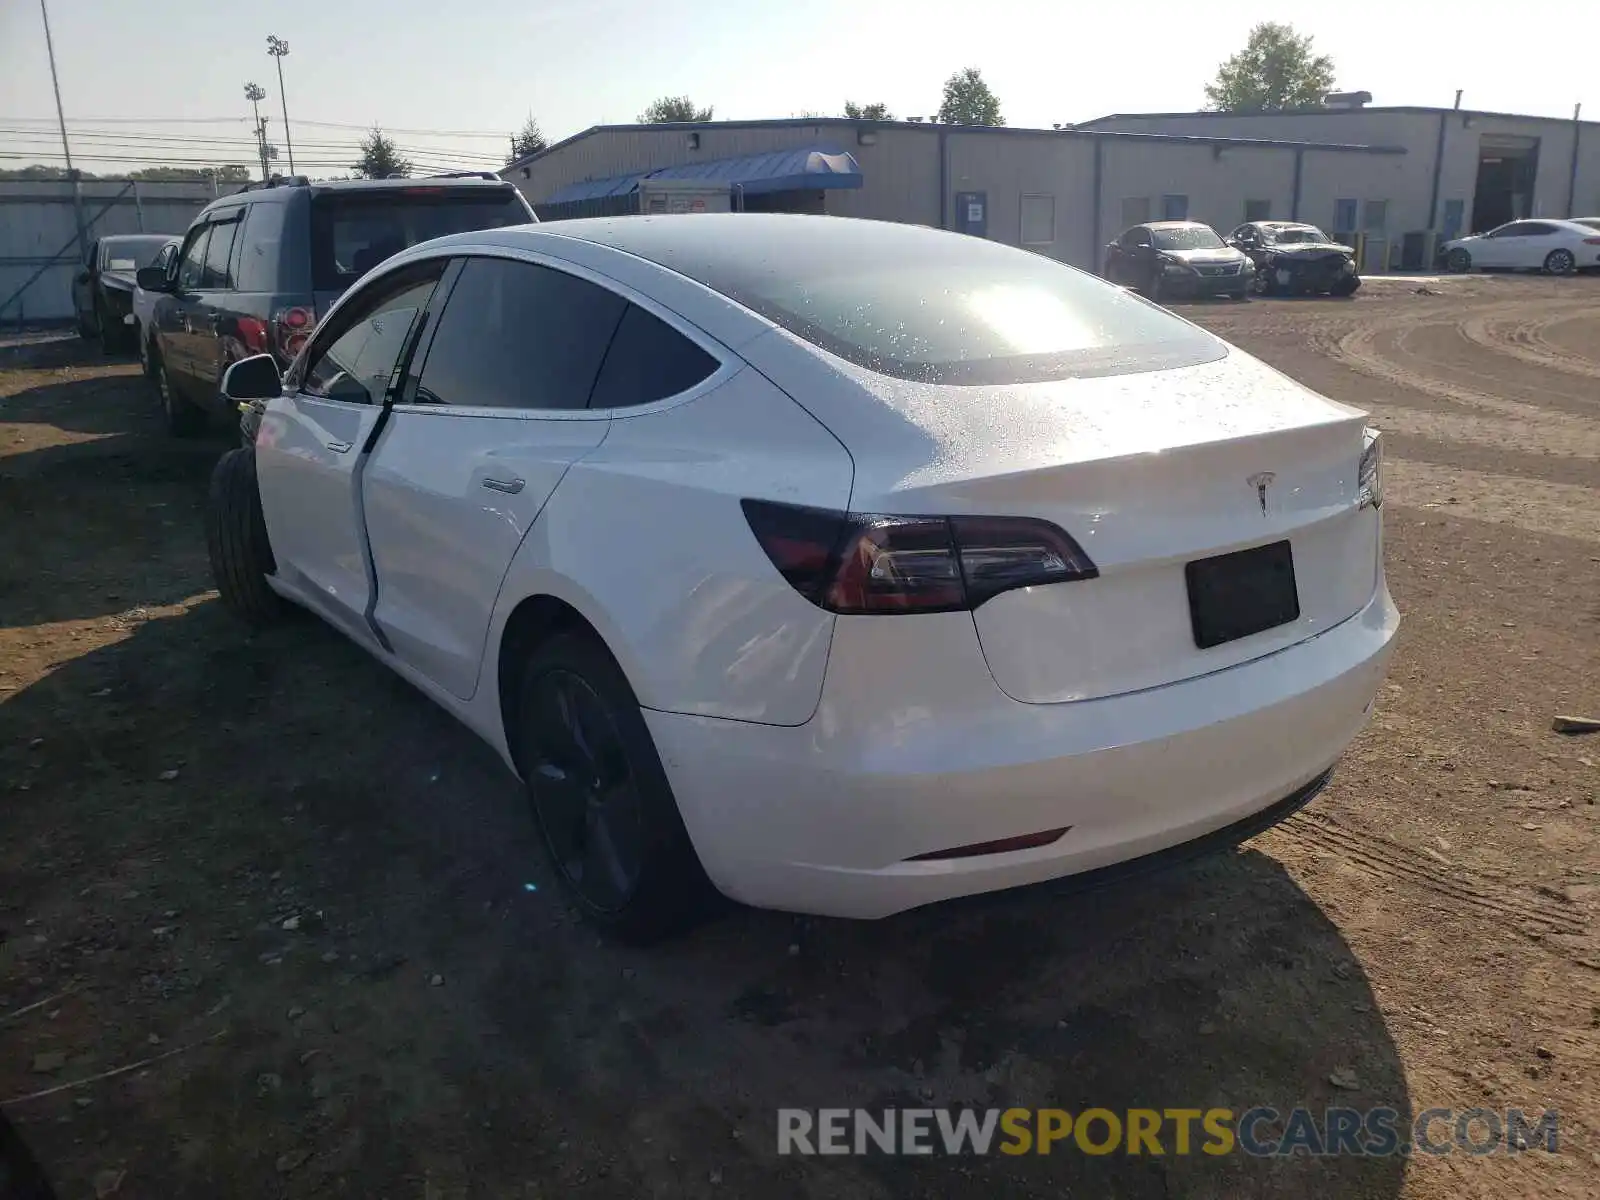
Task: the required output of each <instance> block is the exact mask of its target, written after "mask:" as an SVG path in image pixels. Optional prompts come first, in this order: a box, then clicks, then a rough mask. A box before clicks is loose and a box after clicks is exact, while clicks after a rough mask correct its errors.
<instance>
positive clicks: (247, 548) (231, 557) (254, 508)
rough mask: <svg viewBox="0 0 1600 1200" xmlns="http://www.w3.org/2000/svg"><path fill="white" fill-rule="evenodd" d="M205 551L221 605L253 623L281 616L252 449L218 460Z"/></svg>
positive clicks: (275, 566) (274, 564)
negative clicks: (270, 580)
mask: <svg viewBox="0 0 1600 1200" xmlns="http://www.w3.org/2000/svg"><path fill="white" fill-rule="evenodd" d="M206 551H207V553H208V555H209V556H210V559H211V578H212V579H213V580H214V581H215V582H216V585H217V591H218V592H219V593H220V594H221V596H222V602H223V604H225V605H227V607H228V608H229V609H231V610H232V611H233V613H234V614H235V615H236V616H238V617H240V618H241V619H242V620H244V621H246V622H248V623H249V624H251V625H267V624H270V623H272V622H273V621H276V620H277V619H278V618H279V617H280V616H282V615H283V600H282V598H281V597H279V595H278V593H277V592H275V591H273V590H272V588H271V587H270V586H269V585H268V584H267V576H269V575H273V574H276V573H277V570H278V564H277V561H276V560H275V559H274V558H273V557H272V543H271V542H270V541H269V540H268V539H267V522H266V518H265V517H264V516H263V515H262V512H261V493H260V492H259V491H258V490H257V488H256V452H255V450H254V449H252V448H250V447H247V446H241V447H239V448H238V449H237V450H230V451H228V453H226V454H224V455H223V456H222V457H221V458H220V459H218V460H217V465H216V466H215V467H214V468H213V469H212V471H211V492H210V495H209V497H208V498H207V503H206Z"/></svg>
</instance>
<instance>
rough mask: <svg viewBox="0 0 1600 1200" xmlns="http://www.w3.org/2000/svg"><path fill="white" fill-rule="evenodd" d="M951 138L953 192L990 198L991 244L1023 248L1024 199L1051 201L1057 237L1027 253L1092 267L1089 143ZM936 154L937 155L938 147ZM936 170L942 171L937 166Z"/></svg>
mask: <svg viewBox="0 0 1600 1200" xmlns="http://www.w3.org/2000/svg"><path fill="white" fill-rule="evenodd" d="M948 138H949V155H950V167H949V175H950V192H951V194H952V195H954V193H956V192H985V193H987V204H988V230H987V232H988V236H989V239H990V240H991V241H996V242H1005V243H1006V244H1007V245H1011V246H1020V245H1023V240H1022V197H1023V196H1041V197H1042V196H1049V197H1051V198H1052V200H1053V208H1054V221H1053V225H1054V229H1053V230H1051V231H1049V232H1051V233H1052V234H1053V236H1052V238H1051V240H1050V241H1049V242H1036V243H1033V244H1029V245H1028V246H1027V249H1029V250H1034V251H1037V252H1038V253H1040V254H1045V255H1048V256H1049V257H1051V258H1057V259H1060V260H1061V261H1062V262H1069V263H1072V264H1074V265H1075V266H1080V267H1093V266H1094V264H1095V262H1096V261H1097V260H1098V258H1099V253H1098V248H1097V247H1096V246H1095V245H1093V244H1091V237H1090V231H1091V228H1092V226H1093V223H1094V222H1093V216H1092V213H1093V210H1094V143H1093V141H1092V140H1091V139H1089V138H1073V137H1061V136H1059V135H1057V134H1053V133H1039V134H1037V135H1032V136H1030V135H1028V134H1021V133H1016V134H998V135H995V134H984V133H960V132H958V131H957V130H955V129H951V130H950V131H949V133H948ZM934 152H935V154H937V152H938V151H937V146H935V151H934ZM934 169H935V171H937V169H938V163H937V161H935V163H934ZM935 195H937V190H935ZM1039 203H1042V202H1039ZM954 224H955V213H954V201H953V200H952V202H951V225H952V226H953V225H954Z"/></svg>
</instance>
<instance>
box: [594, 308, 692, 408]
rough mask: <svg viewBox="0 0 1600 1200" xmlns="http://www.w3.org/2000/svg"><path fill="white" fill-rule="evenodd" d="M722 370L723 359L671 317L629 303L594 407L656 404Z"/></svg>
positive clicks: (597, 386) (596, 390) (596, 388)
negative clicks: (671, 321) (719, 367)
mask: <svg viewBox="0 0 1600 1200" xmlns="http://www.w3.org/2000/svg"><path fill="white" fill-rule="evenodd" d="M716 369H717V360H716V359H714V358H712V357H711V355H709V354H707V353H706V352H705V351H704V350H702V349H700V347H699V346H696V345H695V344H694V343H693V342H691V341H690V340H689V339H688V338H686V337H684V336H683V334H681V333H679V332H678V331H677V330H676V329H674V328H672V326H670V325H668V324H667V323H666V322H665V321H663V320H661V319H660V318H658V317H656V316H654V315H653V314H651V313H648V312H646V311H645V310H644V309H642V308H640V307H639V306H638V305H637V304H630V305H628V308H627V311H626V312H624V313H623V314H622V321H621V323H620V324H619V325H618V326H617V333H616V336H615V337H613V338H612V339H611V348H610V349H609V350H607V351H606V358H605V363H604V364H603V365H602V366H601V368H600V377H599V378H598V379H597V380H595V385H594V392H593V393H592V394H591V395H590V397H589V407H590V408H629V407H632V406H634V405H638V404H653V403H654V402H655V401H657V400H665V399H666V398H667V397H668V396H676V395H677V394H678V393H679V392H686V391H688V390H689V389H690V388H692V387H693V386H694V385H695V384H697V383H699V382H700V381H701V380H703V379H705V378H706V377H707V376H709V375H710V374H711V373H712V372H713V371H715V370H716Z"/></svg>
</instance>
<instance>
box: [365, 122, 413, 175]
mask: <svg viewBox="0 0 1600 1200" xmlns="http://www.w3.org/2000/svg"><path fill="white" fill-rule="evenodd" d="M350 169H351V170H352V171H354V172H355V173H356V178H357V179H387V178H389V176H391V175H400V176H405V175H409V174H411V160H410V159H409V158H407V157H405V155H403V154H401V153H400V147H399V146H396V145H395V144H394V139H393V138H391V137H389V136H388V135H387V134H385V133H384V132H383V130H381V129H379V128H378V127H377V126H376V125H374V126H373V127H372V132H371V133H369V134H367V136H366V137H364V138H362V139H361V157H360V158H358V159H357V160H356V161H355V162H353V163H351V164H350Z"/></svg>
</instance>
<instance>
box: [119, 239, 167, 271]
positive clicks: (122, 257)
mask: <svg viewBox="0 0 1600 1200" xmlns="http://www.w3.org/2000/svg"><path fill="white" fill-rule="evenodd" d="M169 240H170V239H168V238H164V237H156V236H152V237H119V238H117V239H115V240H111V239H107V241H106V243H105V248H106V249H105V255H106V270H108V271H137V270H138V269H139V268H140V267H153V266H155V262H156V255H158V254H160V253H161V248H162V247H163V246H165V245H166V244H167V242H168V241H169Z"/></svg>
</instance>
